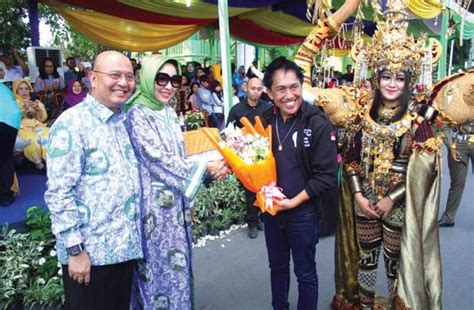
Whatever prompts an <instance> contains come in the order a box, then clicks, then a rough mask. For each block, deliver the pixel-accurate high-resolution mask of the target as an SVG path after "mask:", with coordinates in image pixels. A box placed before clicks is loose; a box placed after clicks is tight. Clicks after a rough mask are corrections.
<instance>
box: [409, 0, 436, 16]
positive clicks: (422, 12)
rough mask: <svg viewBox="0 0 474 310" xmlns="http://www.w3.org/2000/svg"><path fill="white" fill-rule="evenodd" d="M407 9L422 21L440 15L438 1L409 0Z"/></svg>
mask: <svg viewBox="0 0 474 310" xmlns="http://www.w3.org/2000/svg"><path fill="white" fill-rule="evenodd" d="M408 9H410V11H412V12H413V14H415V15H416V16H418V17H421V18H423V19H431V18H435V17H436V16H438V15H439V14H440V13H441V6H440V3H439V0H410V1H408Z"/></svg>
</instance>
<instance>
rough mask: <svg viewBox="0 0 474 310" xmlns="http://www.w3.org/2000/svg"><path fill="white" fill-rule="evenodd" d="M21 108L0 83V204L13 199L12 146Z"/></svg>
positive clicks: (7, 202) (13, 171)
mask: <svg viewBox="0 0 474 310" xmlns="http://www.w3.org/2000/svg"><path fill="white" fill-rule="evenodd" d="M20 121H21V110H20V108H19V107H18V105H17V104H16V101H15V98H14V97H13V93H12V92H11V90H10V89H9V88H8V87H7V86H6V85H4V84H3V83H0V206H2V207H6V206H9V205H11V204H12V203H13V202H14V201H15V197H14V195H13V194H14V193H13V191H12V190H11V187H12V184H13V178H14V174H15V158H14V157H13V148H14V146H15V140H16V136H17V133H18V129H19V128H20Z"/></svg>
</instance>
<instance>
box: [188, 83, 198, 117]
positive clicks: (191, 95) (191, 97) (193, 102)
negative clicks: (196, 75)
mask: <svg viewBox="0 0 474 310" xmlns="http://www.w3.org/2000/svg"><path fill="white" fill-rule="evenodd" d="M198 89H199V83H197V82H194V83H192V84H191V92H190V93H189V96H188V101H189V103H190V104H191V108H192V109H193V110H199V104H198V99H197V92H198Z"/></svg>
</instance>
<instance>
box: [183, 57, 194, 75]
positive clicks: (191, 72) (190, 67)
mask: <svg viewBox="0 0 474 310" xmlns="http://www.w3.org/2000/svg"><path fill="white" fill-rule="evenodd" d="M195 69H196V67H195V66H194V62H192V61H190V62H188V63H186V72H184V73H183V75H186V77H187V78H188V80H191V79H192V78H194V75H195Z"/></svg>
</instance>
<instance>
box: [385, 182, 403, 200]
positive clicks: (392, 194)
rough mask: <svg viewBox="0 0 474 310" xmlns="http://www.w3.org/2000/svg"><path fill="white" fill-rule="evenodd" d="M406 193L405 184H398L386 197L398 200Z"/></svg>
mask: <svg viewBox="0 0 474 310" xmlns="http://www.w3.org/2000/svg"><path fill="white" fill-rule="evenodd" d="M405 193H406V185H405V184H403V185H400V186H399V187H397V188H395V189H394V190H393V191H392V192H390V194H388V195H387V196H388V198H390V199H391V200H392V201H393V202H398V201H400V200H402V199H403V198H404V197H405Z"/></svg>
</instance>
